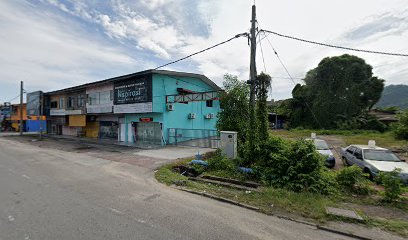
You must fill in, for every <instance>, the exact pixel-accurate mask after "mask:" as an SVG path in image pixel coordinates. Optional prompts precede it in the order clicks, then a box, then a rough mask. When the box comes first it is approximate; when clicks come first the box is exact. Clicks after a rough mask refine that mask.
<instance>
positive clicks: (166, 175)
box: [154, 168, 188, 185]
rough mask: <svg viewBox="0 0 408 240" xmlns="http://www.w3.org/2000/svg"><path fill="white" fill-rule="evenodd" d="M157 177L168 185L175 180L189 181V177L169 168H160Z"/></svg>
mask: <svg viewBox="0 0 408 240" xmlns="http://www.w3.org/2000/svg"><path fill="white" fill-rule="evenodd" d="M154 176H155V178H156V179H157V180H158V181H159V182H161V183H164V184H166V185H171V184H174V182H175V181H187V180H188V178H187V177H185V176H183V175H181V174H178V173H175V172H173V171H171V170H170V169H169V168H160V169H159V170H158V171H157V172H156V173H155V175H154Z"/></svg>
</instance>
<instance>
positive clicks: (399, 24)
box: [344, 11, 408, 41]
mask: <svg viewBox="0 0 408 240" xmlns="http://www.w3.org/2000/svg"><path fill="white" fill-rule="evenodd" d="M407 22H408V12H407V11H402V12H387V13H384V14H381V15H374V16H371V17H370V18H369V19H367V20H366V21H365V22H364V23H363V24H360V25H359V26H357V27H355V28H353V29H351V30H350V31H348V32H346V33H345V34H344V38H345V39H346V40H349V41H362V40H363V41H366V40H372V39H373V38H377V37H383V36H387V35H391V34H398V33H402V32H405V31H406V30H407V29H408V24H407Z"/></svg>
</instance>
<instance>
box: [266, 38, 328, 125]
mask: <svg viewBox="0 0 408 240" xmlns="http://www.w3.org/2000/svg"><path fill="white" fill-rule="evenodd" d="M264 34H265V32H264ZM265 39H266V40H267V41H268V43H269V46H270V47H271V48H272V50H273V52H274V53H275V55H276V57H277V58H278V60H279V62H280V64H281V65H282V67H283V68H284V69H285V71H286V73H287V74H288V76H289V79H290V80H292V82H293V84H294V85H295V86H296V82H295V80H294V79H293V77H292V75H291V74H290V72H289V70H288V68H287V67H286V66H285V64H284V63H283V61H282V59H281V58H280V57H279V54H278V52H277V51H276V49H275V48H274V47H273V45H272V43H271V41H269V38H268V36H266V37H265ZM304 103H305V104H306V107H307V108H308V109H309V111H310V113H311V114H312V117H313V118H314V120H315V121H316V123H317V124H318V125H319V127H320V128H321V129H323V126H322V124H321V123H320V122H319V120H318V119H317V117H316V115H315V113H314V112H313V110H312V108H311V107H310V106H309V103H307V101H305V102H304Z"/></svg>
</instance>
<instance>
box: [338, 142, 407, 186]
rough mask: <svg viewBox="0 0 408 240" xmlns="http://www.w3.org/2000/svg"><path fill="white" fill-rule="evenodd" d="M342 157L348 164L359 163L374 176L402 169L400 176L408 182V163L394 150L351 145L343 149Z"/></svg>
mask: <svg viewBox="0 0 408 240" xmlns="http://www.w3.org/2000/svg"><path fill="white" fill-rule="evenodd" d="M341 154H342V159H343V160H344V162H345V163H346V164H347V165H357V166H359V167H360V168H361V169H363V171H364V172H365V173H368V174H369V175H370V178H371V179H372V178H374V177H375V176H377V175H378V174H379V173H380V172H391V171H393V170H394V169H396V168H399V169H401V173H400V175H399V176H400V178H401V179H402V180H403V181H404V182H405V183H406V184H407V183H408V164H407V163H406V162H404V161H402V160H401V159H399V158H398V157H397V155H395V154H394V153H393V152H392V151H390V150H388V149H386V148H381V147H377V146H368V145H350V146H348V147H346V148H343V149H342V153H341Z"/></svg>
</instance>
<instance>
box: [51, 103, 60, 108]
mask: <svg viewBox="0 0 408 240" xmlns="http://www.w3.org/2000/svg"><path fill="white" fill-rule="evenodd" d="M50 107H51V108H58V102H57V101H51V104H50Z"/></svg>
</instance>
